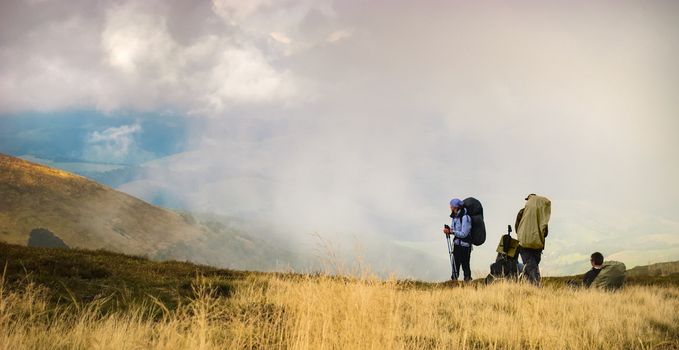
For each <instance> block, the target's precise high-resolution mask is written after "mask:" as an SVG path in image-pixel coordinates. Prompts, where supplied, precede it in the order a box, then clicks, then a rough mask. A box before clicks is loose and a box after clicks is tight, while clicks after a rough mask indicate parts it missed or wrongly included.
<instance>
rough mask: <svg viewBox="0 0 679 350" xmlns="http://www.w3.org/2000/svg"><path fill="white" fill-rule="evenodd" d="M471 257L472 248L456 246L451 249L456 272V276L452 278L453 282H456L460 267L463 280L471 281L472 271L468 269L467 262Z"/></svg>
mask: <svg viewBox="0 0 679 350" xmlns="http://www.w3.org/2000/svg"><path fill="white" fill-rule="evenodd" d="M471 256H472V247H463V246H461V245H456V246H454V247H453V258H455V267H456V269H455V271H457V275H453V276H452V279H453V280H457V277H458V276H459V275H460V267H462V270H463V271H464V280H465V281H471V280H472V270H471V268H470V267H469V260H470V259H471Z"/></svg>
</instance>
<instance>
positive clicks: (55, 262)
mask: <svg viewBox="0 0 679 350" xmlns="http://www.w3.org/2000/svg"><path fill="white" fill-rule="evenodd" d="M0 264H2V265H3V266H6V271H5V273H4V274H3V276H4V277H3V281H2V283H1V284H0V348H7V349H19V348H38V349H51V348H101V349H121V348H144V349H147V348H148V349H193V348H200V349H224V348H229V349H261V348H286V349H287V348H291V349H309V348H312V349H319V348H336V349H347V348H350V349H355V348H374V349H453V348H467V349H488V348H501V349H585V348H586V349H677V348H679V312H678V311H677V310H679V289H677V287H669V286H654V287H646V286H635V285H628V286H627V287H626V288H624V289H623V290H622V291H620V292H616V293H609V292H603V291H599V290H579V289H571V288H566V287H564V286H562V285H559V284H556V283H550V284H547V285H546V286H545V287H543V288H535V287H533V286H531V285H526V284H517V283H498V284H493V285H490V286H485V285H482V284H471V285H466V286H457V285H453V284H434V283H417V282H408V281H396V280H380V279H377V278H374V277H373V276H371V275H370V274H369V273H364V274H361V275H358V276H353V277H331V276H326V275H322V274H321V275H294V274H266V273H250V272H238V271H229V270H219V269H215V268H211V267H206V266H199V265H193V264H188V263H179V262H163V263H161V262H153V261H149V260H146V259H143V258H138V257H132V256H125V255H121V254H114V253H109V252H104V251H79V250H63V249H45V248H29V247H21V246H16V245H6V244H2V245H0ZM552 282H554V281H552Z"/></svg>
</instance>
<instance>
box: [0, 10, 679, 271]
mask: <svg viewBox="0 0 679 350" xmlns="http://www.w3.org/2000/svg"><path fill="white" fill-rule="evenodd" d="M2 6H3V7H4V9H3V10H11V11H2V13H4V14H7V13H17V14H23V17H25V18H28V19H34V18H41V20H40V21H38V22H35V21H34V24H33V26H31V27H28V26H26V25H22V24H21V23H24V22H29V23H30V22H31V21H30V20H29V21H26V19H25V18H22V16H19V15H17V16H14V17H8V16H9V15H4V16H5V17H6V19H11V20H10V23H9V24H7V21H2V22H3V23H4V24H2V26H3V28H2V29H12V30H13V32H12V33H13V34H12V35H9V34H7V35H3V36H2V39H1V40H2V46H1V47H0V53H1V54H0V106H2V107H0V108H2V112H4V113H9V112H16V111H24V110H44V111H50V110H62V109H69V108H97V109H100V110H104V111H109V112H111V111H113V112H115V111H117V110H133V111H145V110H154V111H163V110H173V111H180V112H181V113H184V114H186V115H187V116H188V117H189V118H195V123H192V124H193V126H192V128H191V135H193V137H192V141H191V144H192V145H194V147H193V150H192V151H191V152H186V153H182V154H178V155H175V156H173V157H170V158H167V159H163V160H160V161H156V162H154V163H153V164H148V165H147V166H148V168H149V169H151V170H152V171H150V172H149V174H150V175H149V179H147V181H145V182H144V181H141V182H135V183H133V184H128V185H127V186H123V187H121V188H122V189H124V190H125V191H128V192H130V193H138V194H143V193H145V192H147V191H148V188H149V187H152V186H158V187H159V188H163V189H168V188H171V189H173V191H175V192H176V193H175V194H174V195H176V196H177V197H178V198H182V199H183V200H184V201H185V202H186V204H187V206H189V207H191V208H192V209H194V210H197V211H214V212H220V213H223V214H228V215H235V216H239V217H244V218H250V219H252V220H256V221H258V222H261V223H266V224H267V225H270V226H269V227H271V230H272V231H276V232H280V233H284V234H286V235H288V237H289V238H290V241H291V242H293V243H294V244H298V245H299V247H300V249H301V250H306V249H310V248H309V244H313V243H309V242H310V239H309V235H310V234H311V233H314V232H317V233H320V234H322V235H323V236H325V237H331V238H332V239H335V240H337V241H339V242H341V243H342V244H343V245H344V246H347V247H351V246H354V245H356V244H359V245H360V244H361V243H362V242H370V243H367V244H366V246H365V253H364V254H365V255H368V256H369V258H370V259H369V260H371V261H379V260H380V258H381V256H382V252H381V250H380V248H381V247H380V242H381V241H384V240H388V241H389V242H399V244H402V245H408V246H410V247H416V249H419V250H421V251H428V252H430V253H431V255H432V256H434V257H441V263H442V264H444V265H445V264H446V262H447V257H446V254H447V252H446V248H445V244H444V239H443V235H442V234H441V233H440V230H441V227H442V225H443V224H444V223H446V222H447V220H448V219H447V215H448V212H447V203H448V200H449V199H450V198H451V197H453V196H458V197H466V196H475V197H477V198H479V199H481V200H482V201H483V203H484V205H485V208H486V213H487V214H486V220H487V222H486V226H487V228H488V230H489V232H488V237H489V239H488V243H486V245H484V246H483V247H481V248H478V249H476V250H475V252H474V253H473V255H472V262H473V269H475V270H476V271H479V273H477V274H476V275H477V276H478V275H479V274H485V273H486V272H487V269H488V268H487V266H488V264H489V263H490V262H491V260H493V259H494V254H495V253H494V247H495V244H496V241H497V239H499V236H500V235H501V234H502V233H503V232H504V230H505V228H506V225H507V224H510V223H513V222H514V216H515V214H516V212H517V211H518V209H520V208H521V206H522V205H523V197H524V196H525V195H526V194H527V193H531V192H535V193H540V194H543V195H546V196H548V197H550V198H551V199H552V201H553V207H554V214H553V223H552V228H550V237H549V239H548V250H547V251H546V252H545V258H544V264H545V270H546V272H547V273H548V274H549V273H552V274H557V273H563V272H575V271H576V270H578V269H580V268H586V267H587V259H585V258H583V257H587V256H589V254H590V253H591V252H592V251H594V250H599V251H602V252H603V253H604V254H605V255H607V256H609V255H610V256H613V257H624V259H626V260H629V261H651V260H654V259H662V260H665V259H667V260H677V259H679V255H678V253H679V251H678V250H677V242H676V240H673V238H672V237H676V235H678V234H679V232H678V231H677V227H678V226H677V222H679V216H677V212H678V211H677V205H676V203H678V202H679V188H678V187H677V186H676V185H675V179H676V178H678V177H679V162H677V159H679V154H678V153H677V152H678V150H679V143H678V142H677V138H676V137H675V135H674V132H675V130H679V124H678V123H679V122H678V120H677V119H676V113H677V111H679V105H678V102H677V99H676V98H675V95H676V92H677V91H679V85H678V82H679V79H677V78H679V77H678V76H677V71H676V68H675V66H676V59H677V57H678V55H677V54H678V53H679V48H678V47H677V44H676V43H678V42H679V40H677V39H679V38H678V36H679V33H677V30H676V25H675V24H674V18H675V17H676V16H675V15H676V14H677V11H679V9H678V8H677V6H676V4H674V3H673V2H662V1H656V2H650V3H648V4H646V5H643V6H642V5H641V4H638V3H634V2H610V3H605V2H598V3H596V4H591V3H585V2H583V3H581V4H580V6H570V5H567V4H564V5H558V4H557V5H554V4H552V5H548V4H544V3H542V2H521V3H516V4H513V5H508V4H499V3H498V4H485V5H478V4H467V3H447V4H440V3H435V2H431V3H417V4H415V3H412V4H411V3H407V2H397V3H380V2H377V3H372V4H371V5H366V4H362V3H357V2H334V3H332V2H311V1H283V2H269V1H252V2H239V1H238V2H236V1H213V2H212V3H205V2H196V3H192V2H133V1H127V2H118V3H116V4H114V5H93V4H90V3H89V2H84V3H83V4H82V7H75V6H70V7H69V8H70V9H73V8H79V9H82V10H79V12H75V13H73V12H69V11H65V10H62V9H61V8H60V7H59V6H58V5H56V4H54V3H52V2H48V4H44V3H43V4H42V5H40V6H38V5H35V4H34V5H30V4H27V3H20V2H6V3H4V4H3V5H2ZM31 6H32V7H31ZM29 10H34V11H29ZM639 242H643V244H641V243H639ZM661 256H662V258H660V257H661ZM621 259H622V258H621ZM580 260H584V261H580ZM394 264H395V267H394V268H395V270H397V271H398V270H405V266H398V261H397V259H396V261H395V262H394ZM574 264H575V265H574ZM578 264H579V265H578ZM632 265H634V264H632ZM444 268H445V266H444ZM427 269H430V268H429V267H426V266H423V267H422V270H421V271H422V274H421V275H425V270H427ZM444 276H445V275H444ZM442 278H444V277H442Z"/></svg>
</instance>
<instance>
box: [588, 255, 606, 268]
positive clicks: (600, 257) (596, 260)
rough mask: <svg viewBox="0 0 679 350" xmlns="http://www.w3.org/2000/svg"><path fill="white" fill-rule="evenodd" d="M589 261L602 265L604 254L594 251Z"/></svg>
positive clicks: (594, 264)
mask: <svg viewBox="0 0 679 350" xmlns="http://www.w3.org/2000/svg"><path fill="white" fill-rule="evenodd" d="M589 261H590V262H591V263H592V266H601V264H603V263H604V256H603V255H602V254H601V253H599V252H595V253H592V257H591V259H590V260H589Z"/></svg>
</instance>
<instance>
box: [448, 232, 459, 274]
mask: <svg viewBox="0 0 679 350" xmlns="http://www.w3.org/2000/svg"><path fill="white" fill-rule="evenodd" d="M446 241H447V242H448V257H450V267H451V268H452V269H453V274H452V275H451V276H450V279H451V280H456V279H457V269H456V268H455V257H454V256H453V244H452V243H451V241H450V235H446Z"/></svg>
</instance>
